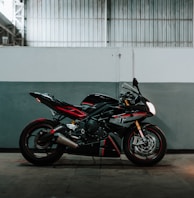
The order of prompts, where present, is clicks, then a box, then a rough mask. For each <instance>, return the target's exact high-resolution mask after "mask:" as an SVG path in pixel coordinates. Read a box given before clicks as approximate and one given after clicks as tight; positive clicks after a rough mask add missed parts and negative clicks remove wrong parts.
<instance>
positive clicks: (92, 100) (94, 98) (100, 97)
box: [81, 93, 118, 106]
mask: <svg viewBox="0 0 194 198" xmlns="http://www.w3.org/2000/svg"><path fill="white" fill-rule="evenodd" d="M101 102H107V103H110V104H118V100H117V99H115V98H112V97H110V96H107V95H104V94H98V93H96V94H90V95H88V96H87V97H86V98H85V99H84V100H83V101H82V102H81V105H89V106H93V105H95V104H97V103H101Z"/></svg>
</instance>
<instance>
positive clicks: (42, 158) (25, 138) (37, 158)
mask: <svg viewBox="0 0 194 198" xmlns="http://www.w3.org/2000/svg"><path fill="white" fill-rule="evenodd" d="M54 127H56V123H55V122H53V121H51V120H47V119H40V120H36V121H34V122H31V123H30V124H28V125H27V126H26V127H25V128H24V129H23V131H22V133H21V135H20V140H19V147H20V151H21V153H22V155H23V156H24V158H25V159H26V160H27V161H29V162H30V163H32V164H34V165H38V166H42V165H50V164H53V163H54V162H56V161H57V160H59V159H60V157H61V156H62V155H63V152H64V147H63V146H62V145H59V144H57V143H56V142H55V141H54V139H53V138H54V137H51V138H50V139H49V140H48V141H47V142H44V143H41V144H39V143H38V142H39V141H38V140H39V138H40V137H41V136H42V135H44V134H48V133H49V131H50V130H51V129H53V128H54Z"/></svg>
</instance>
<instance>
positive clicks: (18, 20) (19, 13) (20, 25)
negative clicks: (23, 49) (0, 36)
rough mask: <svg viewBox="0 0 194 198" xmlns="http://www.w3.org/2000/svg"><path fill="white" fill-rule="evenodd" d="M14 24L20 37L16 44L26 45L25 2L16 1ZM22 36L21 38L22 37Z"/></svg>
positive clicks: (21, 0) (22, 0)
mask: <svg viewBox="0 0 194 198" xmlns="http://www.w3.org/2000/svg"><path fill="white" fill-rule="evenodd" d="M13 23H14V25H15V27H16V28H17V30H18V32H16V35H18V34H19V37H17V38H16V43H19V45H21V46H23V45H24V0H14V19H13ZM20 35H21V36H20Z"/></svg>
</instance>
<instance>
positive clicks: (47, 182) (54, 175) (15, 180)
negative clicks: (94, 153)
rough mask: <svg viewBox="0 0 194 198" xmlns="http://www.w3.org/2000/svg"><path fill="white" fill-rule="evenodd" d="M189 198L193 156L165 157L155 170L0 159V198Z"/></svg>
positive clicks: (94, 161) (78, 160) (112, 162)
mask: <svg viewBox="0 0 194 198" xmlns="http://www.w3.org/2000/svg"><path fill="white" fill-rule="evenodd" d="M16 197H17V198H21V197H22V198H101V197H102V198H104V197H108V198H109V197H110V198H114V197H116V198H120V197H121V198H130V197H135V198H147V197H149V198H179V197H182V198H191V197H192V198H193V197H194V154H167V155H166V156H165V157H164V159H163V160H162V161H161V162H160V163H159V164H158V165H156V166H154V167H137V166H135V165H133V164H132V163H130V162H129V161H128V160H127V159H126V158H125V156H124V155H122V156H121V158H118V159H117V158H115V159H114V158H96V157H95V158H92V157H83V156H74V155H63V157H62V158H61V160H60V161H58V162H57V163H56V164H55V165H53V166H48V167H35V166H33V165H31V164H29V163H28V162H27V161H25V160H24V158H23V157H22V156H21V154H20V153H0V198H16Z"/></svg>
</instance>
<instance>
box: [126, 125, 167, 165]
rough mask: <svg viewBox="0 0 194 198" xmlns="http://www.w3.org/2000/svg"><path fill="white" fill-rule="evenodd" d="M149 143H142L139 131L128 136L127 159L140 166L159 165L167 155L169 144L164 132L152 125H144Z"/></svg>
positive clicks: (134, 131) (134, 130)
mask: <svg viewBox="0 0 194 198" xmlns="http://www.w3.org/2000/svg"><path fill="white" fill-rule="evenodd" d="M142 130H143V133H144V135H145V137H146V139H147V143H144V142H143V141H142V138H141V137H140V135H139V132H138V131H137V129H133V130H132V131H131V132H129V133H128V134H126V136H125V137H124V140H123V149H124V152H125V154H126V156H127V158H128V159H129V160H130V161H132V162H133V163H134V164H136V165H139V166H152V165H155V164H156V163H158V162H159V161H160V160H162V158H163V157H164V155H165V153H166V148H167V143H166V138H165V136H164V134H163V132H162V131H161V130H160V129H159V128H158V127H156V126H154V125H151V124H143V125H142Z"/></svg>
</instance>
